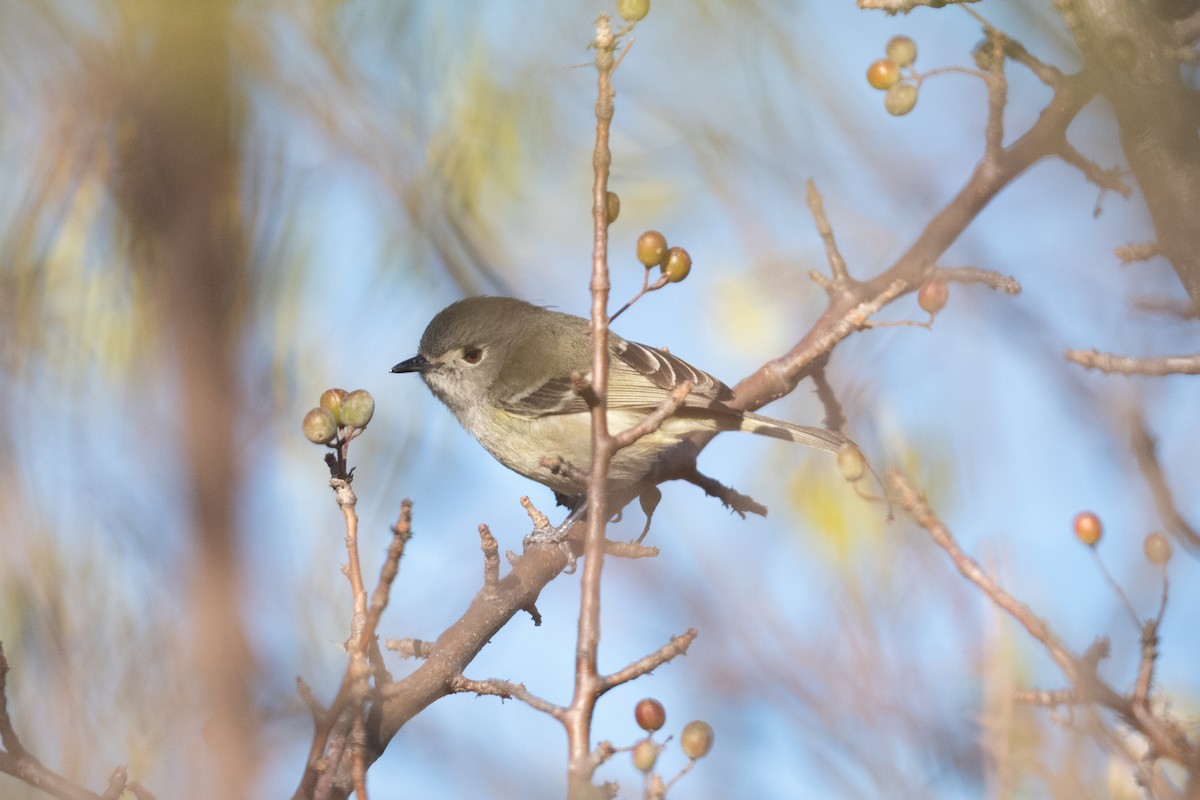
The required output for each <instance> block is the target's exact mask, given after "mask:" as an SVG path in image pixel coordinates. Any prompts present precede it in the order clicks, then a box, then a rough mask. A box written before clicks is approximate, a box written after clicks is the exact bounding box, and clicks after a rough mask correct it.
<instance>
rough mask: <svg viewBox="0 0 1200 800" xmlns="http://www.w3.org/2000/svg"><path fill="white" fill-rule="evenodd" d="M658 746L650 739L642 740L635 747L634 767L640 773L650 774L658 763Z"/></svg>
mask: <svg viewBox="0 0 1200 800" xmlns="http://www.w3.org/2000/svg"><path fill="white" fill-rule="evenodd" d="M660 749H661V748H659V746H658V745H656V744H655V743H654V742H652V741H650V740H649V739H642V740H641V741H640V742H638V743H637V744H635V745H634V746H633V766H634V768H635V769H637V771H638V772H649V771H650V770H652V769H654V762H656V761H658V751H659V750H660Z"/></svg>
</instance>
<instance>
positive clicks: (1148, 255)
mask: <svg viewBox="0 0 1200 800" xmlns="http://www.w3.org/2000/svg"><path fill="white" fill-rule="evenodd" d="M1113 252H1114V253H1116V256H1117V258H1119V259H1121V266H1126V265H1127V264H1130V263H1132V262H1134V261H1149V260H1150V259H1152V258H1154V257H1156V256H1161V255H1162V248H1160V247H1159V246H1158V242H1140V243H1137V244H1135V243H1133V242H1130V243H1129V244H1126V245H1122V246H1120V247H1118V248H1117V249H1116V250H1114V251H1113Z"/></svg>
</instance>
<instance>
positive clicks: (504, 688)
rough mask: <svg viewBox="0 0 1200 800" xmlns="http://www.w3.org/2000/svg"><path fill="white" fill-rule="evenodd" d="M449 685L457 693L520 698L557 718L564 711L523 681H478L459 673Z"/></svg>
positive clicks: (559, 717)
mask: <svg viewBox="0 0 1200 800" xmlns="http://www.w3.org/2000/svg"><path fill="white" fill-rule="evenodd" d="M450 686H451V689H452V690H453V691H455V692H459V693H461V692H474V693H475V694H476V695H479V696H483V695H491V696H493V697H499V698H500V699H502V700H506V699H508V698H512V699H514V700H520V701H521V702H522V703H524V704H525V705H527V706H529V707H530V708H534V709H537V710H538V711H542V712H544V713H546V714H549V715H550V716H552V717H554V718H555V719H559V720H561V719H562V716H563V713H564V712H565V711H566V709H564V708H563V707H562V706H560V705H556V704H555V703H551V702H550V701H549V700H545V699H543V698H541V697H538V696H537V695H535V694H533V693H532V692H530V691H529V690H527V689H526V688H525V684H523V683H513V682H511V681H502V680H499V679H496V678H489V679H487V680H482V681H478V680H472V679H471V678H467V677H464V676H462V675H459V676H458V677H457V678H455V679H454V680H453V681H452V682H451V684H450Z"/></svg>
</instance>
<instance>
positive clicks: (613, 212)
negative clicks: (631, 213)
mask: <svg viewBox="0 0 1200 800" xmlns="http://www.w3.org/2000/svg"><path fill="white" fill-rule="evenodd" d="M604 201H605V209H604V210H605V213H607V214H608V224H609V225H612V224H613V223H614V222H616V221H617V217H618V216H620V214H621V198H620V197H618V196H617V193H616V192H609V193H608V194H607V195H605V196H604Z"/></svg>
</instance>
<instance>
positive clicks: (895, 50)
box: [887, 36, 917, 67]
mask: <svg viewBox="0 0 1200 800" xmlns="http://www.w3.org/2000/svg"><path fill="white" fill-rule="evenodd" d="M887 57H888V58H890V59H891V60H892V61H895V62H896V63H897V64H898V65H899V66H901V67H908V66H912V63H913V62H914V61H916V60H917V43H916V42H914V41H913V40H912V38H911V37H909V36H893V37H892V38H891V39H890V40H889V41H888V43H887Z"/></svg>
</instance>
